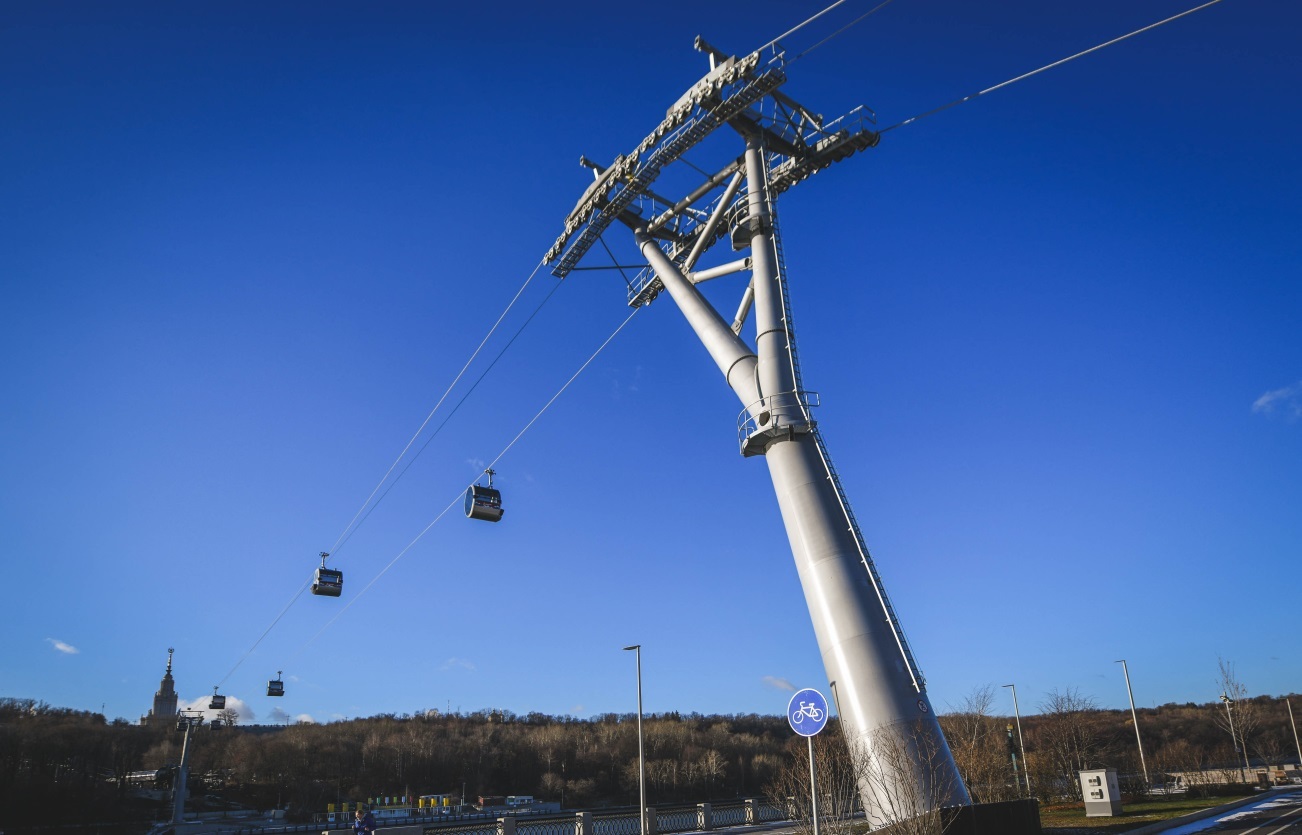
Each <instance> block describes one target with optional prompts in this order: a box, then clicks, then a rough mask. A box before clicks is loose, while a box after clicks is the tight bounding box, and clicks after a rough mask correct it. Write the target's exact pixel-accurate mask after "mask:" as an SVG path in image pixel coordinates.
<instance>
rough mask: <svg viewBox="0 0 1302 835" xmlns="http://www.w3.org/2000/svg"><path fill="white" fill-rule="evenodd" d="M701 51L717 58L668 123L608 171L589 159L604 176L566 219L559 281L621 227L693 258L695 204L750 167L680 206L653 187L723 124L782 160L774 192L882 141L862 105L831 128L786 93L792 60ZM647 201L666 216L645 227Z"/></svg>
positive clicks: (712, 182)
mask: <svg viewBox="0 0 1302 835" xmlns="http://www.w3.org/2000/svg"><path fill="white" fill-rule="evenodd" d="M696 47H697V49H699V50H701V51H702V52H708V53H709V54H710V56H711V62H712V64H713V68H712V69H711V70H710V72H709V73H708V74H706V75H705V77H703V78H702V79H701V80H700V81H698V82H696V84H694V85H693V86H692V87H691V89H689V90H688V91H687V92H686V93H684V94H683V95H682V96H681V97H680V98H679V100H678V101H677V102H675V103H674V105H673V106H671V107H670V108H669V110H668V111H667V113H666V114H665V119H664V121H662V122H661V123H660V124H659V125H658V126H657V127H656V129H655V130H654V131H652V132H651V133H650V134H648V135H647V136H646V138H645V139H643V140H642V142H641V143H640V144H639V145H638V146H637V148H635V149H634V150H633V151H632V152H630V153H628V154H621V155H620V156H618V157H616V158H615V160H614V162H612V163H611V164H610V166H609V167H606V168H604V169H603V168H600V167H599V166H595V165H592V164H591V163H589V162H588V161H587V160H583V163H584V164H585V165H589V166H590V167H592V168H593V169H594V170H595V171H596V179H595V180H594V182H593V183H592V184H591V185H589V186H588V188H587V190H585V191H584V193H583V195H582V196H581V197H580V198H579V201H578V203H577V205H576V206H575V207H574V210H573V211H572V212H570V214H569V216H568V217H567V218H566V220H565V230H564V232H563V233H562V234H561V235H560V237H558V238H557V239H556V242H555V243H554V244H553V245H552V247H551V249H549V250H548V252H547V255H546V256H545V258H544V261H545V262H546V263H555V264H556V266H555V267H554V268H553V269H552V274H553V275H555V276H557V277H558V278H564V277H565V276H566V275H568V274H569V273H570V271H572V270H573V269H574V268H575V267H576V266H577V265H578V263H579V262H580V261H581V260H582V259H583V257H584V256H585V255H586V254H587V252H588V250H589V249H591V248H592V247H593V246H594V245H595V244H596V242H597V240H598V238H600V237H601V235H602V234H603V233H604V232H605V231H606V229H607V228H609V226H610V224H611V223H613V222H614V221H616V220H620V221H622V222H624V223H625V224H627V225H630V226H637V225H641V226H645V227H646V228H647V229H648V231H649V232H650V234H651V235H652V236H653V237H656V238H658V239H660V240H662V241H666V242H667V244H668V247H669V252H670V254H671V257H674V258H675V259H680V258H681V257H682V256H683V255H684V254H685V253H687V252H690V251H692V250H693V247H694V246H695V245H696V242H697V241H698V240H699V238H700V237H701V234H702V231H703V228H704V226H705V224H704V223H703V217H705V216H706V215H708V212H704V211H701V210H700V209H698V208H694V206H695V205H696V204H697V203H698V202H700V201H701V200H702V199H704V198H705V197H706V196H707V195H709V194H710V193H711V192H712V191H714V190H715V189H717V188H719V187H720V186H722V185H723V184H724V183H725V182H726V180H727V179H728V178H729V177H730V176H732V175H733V174H734V173H736V172H737V171H738V170H740V169H741V168H742V167H743V165H742V162H741V160H740V159H737V160H734V161H733V162H732V163H730V164H729V165H728V166H726V167H725V168H724V169H722V170H721V171H719V172H717V173H716V174H714V175H712V176H710V177H708V179H707V180H706V181H705V182H704V183H702V184H701V185H700V186H699V187H698V188H696V189H694V190H693V191H692V192H691V193H689V194H687V195H686V196H685V197H683V198H682V199H680V200H678V201H677V202H672V201H669V200H666V199H665V198H661V197H660V196H659V195H656V194H654V193H653V192H651V191H650V187H651V184H652V183H653V182H655V180H656V179H657V178H658V177H659V176H660V173H661V171H663V169H664V168H665V166H667V165H669V164H670V163H672V162H674V161H676V160H678V159H680V158H681V157H682V156H683V155H684V154H685V153H686V152H688V151H689V150H691V149H692V148H693V147H694V146H696V145H697V144H699V143H700V142H701V141H702V140H704V139H705V138H706V137H707V136H709V135H710V134H711V133H712V132H713V131H714V130H716V129H717V128H719V127H722V126H724V125H728V126H731V127H732V128H734V129H735V130H737V131H738V132H740V133H742V134H745V135H755V136H758V137H760V138H761V139H762V141H763V142H764V144H765V146H766V147H767V148H768V149H769V150H770V152H771V153H772V154H773V155H774V159H773V161H772V162H771V165H772V167H773V169H774V172H773V173H774V179H773V183H772V188H773V189H774V193H775V194H777V193H781V192H783V191H786V190H787V189H789V188H790V187H791V186H793V185H795V184H796V183H798V182H800V181H802V180H804V179H806V178H807V177H809V176H810V175H811V174H813V173H815V172H817V171H819V170H821V169H823V168H826V167H827V166H829V165H831V164H832V163H834V162H837V161H839V160H841V159H844V158H846V157H848V156H850V155H851V154H854V153H856V152H857V151H860V150H863V149H865V148H869V147H872V146H873V145H876V144H877V140H878V134H877V133H876V132H875V131H873V130H872V129H871V127H870V125H871V123H872V118H871V112H870V111H867V110H865V109H864V108H856V109H855V110H853V111H851V113H849V114H847V115H846V116H845V117H842V118H840V119H837V120H835V121H834V122H832V123H824V121H823V119H822V117H821V116H818V115H817V114H815V113H813V112H811V111H810V110H808V109H807V108H805V107H803V106H802V105H800V104H799V103H798V102H796V101H794V100H793V99H791V98H790V97H788V96H786V95H784V94H782V93H781V92H779V91H778V87H780V86H781V85H782V84H783V83H785V81H786V74H785V71H784V65H785V62H784V59H783V56H782V54H781V53H780V52H779V53H776V54H774V55H773V57H772V58H771V59H770V60H768V61H767V62H764V63H763V64H762V63H761V55H760V53H759V52H755V53H751V54H750V55H747V56H746V57H744V58H737V57H735V56H727V55H725V54H723V53H721V52H719V51H718V50H715V49H714V48H713V47H711V46H709V45H708V44H706V43H705V42H704V41H702V40H701V39H700V38H697V41H696ZM766 111H768V112H769V114H770V115H766ZM645 198H650V199H651V201H652V204H653V205H659V204H664V206H665V211H663V212H662V213H660V214H658V215H655V216H654V217H649V218H647V219H645V220H644V219H643V218H642V215H641V213H640V212H639V211H637V209H636V208H635V207H634V206H633V204H634V201H640V200H643V199H645ZM716 200H717V198H716ZM745 204H746V198H745V195H744V193H743V194H742V195H741V196H739V197H738V198H737V201H736V204H735V205H734V206H730V207H729V210H728V211H729V223H728V224H726V225H722V228H720V226H718V225H716V226H715V227H714V228H712V229H711V230H710V235H709V238H708V240H706V242H705V244H704V245H703V246H702V247H701V248H700V250H699V251H698V252H697V255H699V254H700V252H703V251H704V249H707V248H708V247H709V246H710V245H713V243H715V242H716V241H717V240H718V239H719V238H721V237H722V236H723V235H724V234H725V233H726V232H727V230H728V228H730V227H732V226H733V224H734V222H735V221H741V220H744V219H745V218H744V213H745V209H744V207H745ZM739 207H740V208H739ZM653 280H654V276H651V275H650V274H649V273H648V274H647V275H645V276H643V277H642V278H641V279H640V280H639V282H638V284H637V286H636V289H635V291H634V296H635V297H637V296H638V292H639V291H646V290H648V289H649V287H648V285H649V284H650V283H651V282H652V281H653ZM656 289H658V288H656ZM655 292H656V290H651V291H650V292H643V293H642V294H641V297H640V298H637V299H636V301H635V303H636V304H642V303H645V302H646V301H649V300H650V299H651V298H654V296H655Z"/></svg>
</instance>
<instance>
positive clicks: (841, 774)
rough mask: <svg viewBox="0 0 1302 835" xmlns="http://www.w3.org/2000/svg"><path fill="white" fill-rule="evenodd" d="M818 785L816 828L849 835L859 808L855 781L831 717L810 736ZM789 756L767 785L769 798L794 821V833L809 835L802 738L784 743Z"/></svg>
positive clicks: (809, 810)
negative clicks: (822, 727)
mask: <svg viewBox="0 0 1302 835" xmlns="http://www.w3.org/2000/svg"><path fill="white" fill-rule="evenodd" d="M813 744H814V764H815V769H814V771H815V773H816V776H817V781H816V782H817V787H818V794H817V799H818V829H819V832H820V833H821V834H825V835H850V833H851V831H852V824H853V817H852V816H853V815H854V813H855V812H856V811H857V810H858V807H859V784H858V780H857V776H856V773H855V767H854V760H853V759H852V758H851V756H850V749H849V748H847V747H846V744H845V740H844V739H843V738H842V736H841V733H840V727H839V726H838V725H836V723H835V720H834V721H833V722H832V723H830V724H829V725H828V727H827V728H826V729H825V730H824V731H823V733H821V734H819V735H818V736H815V737H814V738H813ZM787 750H788V751H789V752H790V754H791V756H790V757H788V758H787V761H786V763H785V764H784V765H783V766H782V768H781V769H779V771H778V773H777V776H776V777H775V778H774V779H773V782H771V783H770V784H769V785H768V787H767V794H768V796H769V799H770V800H771V801H772V802H773V804H774V805H775V806H777V807H778V808H780V809H786V810H787V815H788V817H790V818H791V820H792V821H794V822H795V824H796V832H797V833H798V835H813V831H814V818H813V810H812V804H811V803H810V800H811V795H810V790H809V755H808V750H809V744H808V742H806V741H805V739H804V738H799V739H794V740H792V741H791V743H790V744H789V745H788V746H787Z"/></svg>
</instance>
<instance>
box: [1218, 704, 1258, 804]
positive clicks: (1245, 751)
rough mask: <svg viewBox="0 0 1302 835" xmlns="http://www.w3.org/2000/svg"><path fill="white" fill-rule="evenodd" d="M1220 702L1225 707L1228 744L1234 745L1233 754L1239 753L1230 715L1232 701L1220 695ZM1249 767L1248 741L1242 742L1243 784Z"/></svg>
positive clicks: (1237, 739)
mask: <svg viewBox="0 0 1302 835" xmlns="http://www.w3.org/2000/svg"><path fill="white" fill-rule="evenodd" d="M1221 702H1222V703H1224V705H1225V720H1226V721H1227V722H1229V723H1230V742H1232V743H1234V753H1236V754H1237V753H1239V737H1238V735H1237V734H1235V733H1234V715H1233V714H1232V713H1230V706H1231V705H1233V704H1234V700H1233V699H1231V698H1230V697H1229V695H1228V694H1226V693H1221ZM1249 771H1251V766H1249V765H1248V741H1247V740H1246V739H1245V740H1244V741H1243V782H1245V783H1246V782H1248V772H1249Z"/></svg>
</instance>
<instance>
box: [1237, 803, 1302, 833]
mask: <svg viewBox="0 0 1302 835" xmlns="http://www.w3.org/2000/svg"><path fill="white" fill-rule="evenodd" d="M1298 812H1302V807H1298V808H1297V809H1294V810H1293V811H1291V812H1285V813H1284V814H1282V815H1280V816H1279V817H1277V818H1275V820H1270V821H1266V822H1265V823H1263V824H1261V826H1254V827H1252V828H1251V829H1247V830H1244V832H1243V835H1252V833H1253V832H1256V831H1257V830H1258V829H1261V827H1262V826H1269V825H1270V824H1272V823H1275V822H1276V821H1282V820H1284V818H1287V817H1288V816H1289V815H1296V814H1297V813H1298ZM1295 823H1297V821H1290V822H1289V823H1286V824H1284V825H1283V826H1281V827H1280V828H1279V829H1272V830H1271V831H1269V832H1267V833H1266V835H1277V833H1279V832H1283V831H1284V830H1285V829H1288V828H1289V827H1290V826H1292V825H1293V824H1295Z"/></svg>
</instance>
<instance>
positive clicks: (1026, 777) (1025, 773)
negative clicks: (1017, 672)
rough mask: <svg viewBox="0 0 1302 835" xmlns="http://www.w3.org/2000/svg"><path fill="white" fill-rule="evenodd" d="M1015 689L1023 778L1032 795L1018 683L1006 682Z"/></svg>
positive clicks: (1014, 709)
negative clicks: (1018, 703) (1018, 701)
mask: <svg viewBox="0 0 1302 835" xmlns="http://www.w3.org/2000/svg"><path fill="white" fill-rule="evenodd" d="M1004 687H1011V688H1012V689H1013V716H1014V718H1016V720H1017V747H1018V748H1020V749H1021V751H1022V779H1023V780H1025V781H1026V796H1027V797H1030V796H1031V770H1030V769H1029V768H1027V762H1026V743H1025V742H1023V741H1022V712H1021V711H1020V710H1019V709H1018V707H1017V685H1016V684H1005V685H1004Z"/></svg>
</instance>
